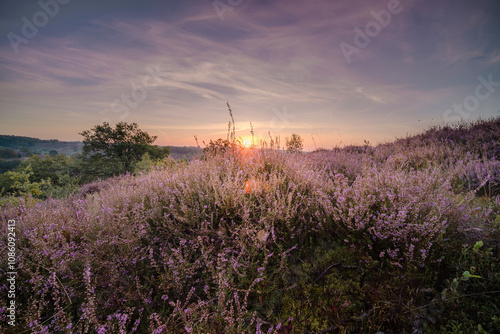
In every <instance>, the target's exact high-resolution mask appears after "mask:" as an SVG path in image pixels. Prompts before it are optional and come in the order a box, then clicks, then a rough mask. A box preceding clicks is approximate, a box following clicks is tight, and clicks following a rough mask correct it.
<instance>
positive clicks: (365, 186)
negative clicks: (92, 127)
mask: <svg viewBox="0 0 500 334" xmlns="http://www.w3.org/2000/svg"><path fill="white" fill-rule="evenodd" d="M498 121H499V120H498V119H496V120H492V121H482V122H478V123H476V124H470V125H468V126H467V127H463V128H453V129H447V128H442V129H431V130H429V131H427V132H425V133H423V134H420V135H417V136H413V137H409V138H406V139H401V140H396V141H395V142H393V143H388V144H384V145H379V146H377V147H370V146H363V147H357V148H354V147H350V148H346V149H336V150H331V151H327V150H322V151H318V152H313V153H308V154H302V153H293V154H290V153H286V152H283V151H280V150H274V149H252V148H242V147H240V148H238V149H236V150H234V151H233V150H227V151H226V152H224V151H215V152H214V153H213V154H210V155H208V156H207V157H206V158H204V159H196V160H193V161H191V162H190V163H188V164H186V163H182V162H179V163H173V164H171V165H169V166H167V167H165V168H163V169H156V170H153V171H150V172H149V173H147V174H141V175H138V176H131V175H128V176H122V177H117V178H113V179H108V180H106V181H102V182H94V183H92V184H88V185H85V186H83V187H82V188H81V189H80V191H79V192H78V193H77V194H74V195H72V196H71V197H70V198H67V199H64V200H55V199H49V200H47V201H36V200H33V199H31V198H24V199H19V200H18V201H17V203H16V202H15V201H13V202H12V203H11V204H8V205H6V206H4V207H2V209H1V212H0V217H1V219H2V221H5V222H7V221H9V220H10V221H15V232H16V236H17V238H16V239H15V243H16V249H15V252H16V256H17V257H16V262H15V268H14V269H11V270H14V271H15V272H16V273H17V274H16V280H15V287H14V288H10V287H8V286H7V285H3V286H2V287H0V290H2V293H4V292H5V294H7V292H8V291H7V289H14V291H15V298H16V307H17V311H18V312H19V313H17V321H18V325H17V326H18V327H17V328H16V330H15V331H13V328H11V327H9V326H8V325H7V321H3V322H2V323H0V326H1V327H0V330H1V331H2V332H5V333H18V332H19V330H21V331H29V332H37V333H42V332H61V331H63V332H64V331H65V330H66V331H69V330H70V331H73V332H78V333H95V332H103V333H115V332H127V333H128V332H137V333H152V332H155V333H181V332H192V333H202V332H203V333H206V332H210V333H250V332H255V333H262V332H267V333H366V334H368V333H370V334H372V333H376V332H379V333H403V334H404V333H412V334H419V333H420V334H422V333H442V334H445V333H446V334H448V333H452V334H453V333H455V334H458V333H498V332H500V320H499V319H500V314H499V313H498V305H500V293H499V290H500V288H499V287H500V255H499V253H500V193H499V183H500V164H499V161H498V160H496V159H495V158H496V153H495V152H496V150H497V147H498V146H497V143H498V132H497V129H498V128H497V127H498ZM462 134H463V136H466V138H467V140H463V136H462ZM495 140H496V141H495ZM4 226H7V224H4ZM8 242H14V241H12V240H9V239H7V233H4V234H3V236H2V237H1V238H0V248H4V247H5V248H7V246H8ZM7 261H8V258H7V257H4V258H3V259H2V260H1V261H0V262H1V263H0V265H1V266H2V268H6V267H7V266H8V263H7ZM9 261H10V260H9ZM7 306H8V305H7V301H6V300H1V301H0V318H2V319H4V320H7V316H8V314H9V313H8V310H7Z"/></svg>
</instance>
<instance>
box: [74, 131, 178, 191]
mask: <svg viewBox="0 0 500 334" xmlns="http://www.w3.org/2000/svg"><path fill="white" fill-rule="evenodd" d="M80 134H81V135H82V136H83V137H84V140H83V143H84V146H83V152H82V156H81V163H82V166H83V167H84V175H85V179H86V182H88V181H90V180H92V179H95V178H96V177H97V178H106V177H110V176H114V175H119V174H125V173H126V172H131V171H133V169H134V165H135V164H136V163H137V162H139V161H140V160H141V158H142V156H143V155H144V154H145V153H149V155H150V157H151V158H153V159H163V158H165V157H166V156H168V154H170V150H169V148H159V147H157V146H153V145H152V143H153V142H154V141H155V140H156V136H150V135H149V134H148V133H147V132H144V131H142V130H140V129H139V126H138V125H137V124H136V123H131V124H127V123H125V122H120V123H118V124H116V126H115V128H112V127H111V126H110V125H109V123H107V122H104V123H103V124H102V125H96V126H95V127H94V128H93V129H91V130H86V131H83V132H82V133H80Z"/></svg>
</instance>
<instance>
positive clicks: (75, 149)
mask: <svg viewBox="0 0 500 334" xmlns="http://www.w3.org/2000/svg"><path fill="white" fill-rule="evenodd" d="M169 147H170V152H171V154H170V156H171V157H172V158H173V159H187V160H192V159H193V158H195V157H197V156H198V155H199V152H200V149H198V148H197V147H194V146H169ZM1 148H10V149H12V150H14V152H15V154H16V156H12V158H17V155H20V157H26V156H28V154H30V153H34V154H37V155H49V154H50V152H51V151H56V152H57V153H55V154H60V153H62V154H65V155H74V154H79V153H81V151H82V148H83V143H82V142H79V141H59V140H57V139H49V140H44V139H39V138H33V137H24V136H12V135H0V149H1Z"/></svg>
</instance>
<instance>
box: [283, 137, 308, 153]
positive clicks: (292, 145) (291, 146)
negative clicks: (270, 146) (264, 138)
mask: <svg viewBox="0 0 500 334" xmlns="http://www.w3.org/2000/svg"><path fill="white" fill-rule="evenodd" d="M285 140H286V149H287V151H288V152H291V153H298V152H301V151H302V149H303V148H304V144H303V142H304V140H303V139H302V138H301V137H300V136H299V135H298V134H296V133H293V134H292V136H291V137H290V138H285Z"/></svg>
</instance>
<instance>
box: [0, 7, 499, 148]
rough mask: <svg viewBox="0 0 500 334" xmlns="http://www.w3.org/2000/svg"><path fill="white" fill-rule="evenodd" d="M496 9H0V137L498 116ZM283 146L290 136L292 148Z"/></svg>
mask: <svg viewBox="0 0 500 334" xmlns="http://www.w3.org/2000/svg"><path fill="white" fill-rule="evenodd" d="M498 17H500V3H499V2H498V1H493V0H491V1H474V2H472V1H440V2H433V1H416V0H413V1H410V0H402V1H394V0H390V1H389V0H381V1H326V0H317V1H314V2H305V1H298V0H294V1H274V2H266V1H252V0H218V1H212V0H210V1H194V0H187V1H155V0H151V1H147V2H140V1H132V0H128V1H117V0H111V1H106V2H104V3H103V2H100V1H85V2H78V1H69V0H64V1H63V0H57V1H56V0H41V1H40V2H37V1H19V0H8V1H3V2H2V9H1V11H0V23H1V24H0V26H1V27H2V30H1V34H2V36H3V37H2V38H1V39H0V62H1V64H2V65H1V67H0V119H1V122H0V134H15V135H22V136H31V137H39V138H44V139H49V138H57V139H59V140H67V141H75V140H81V139H82V137H81V136H80V135H78V133H80V132H82V131H83V130H86V129H90V128H92V127H93V126H95V125H96V124H100V123H102V122H103V121H109V122H110V123H112V124H114V123H117V122H120V121H125V122H129V123H130V122H136V123H138V124H139V125H140V126H141V128H142V129H143V130H145V131H147V132H149V133H151V134H152V135H157V136H158V140H157V141H156V142H155V144H158V145H174V146H183V145H188V146H190V145H194V144H195V143H194V138H193V135H197V136H198V138H199V140H200V141H202V140H203V141H206V142H208V140H209V139H216V138H219V137H222V138H225V136H226V130H227V121H228V120H229V117H228V113H227V109H226V106H225V103H226V101H229V102H230V104H231V106H232V108H233V112H234V116H235V120H236V125H237V136H241V137H248V136H249V135H250V128H249V124H250V122H252V123H253V126H254V128H255V133H256V135H257V137H258V138H267V132H268V131H271V133H272V134H273V135H280V136H281V137H282V138H283V137H285V136H289V135H290V134H291V133H292V132H296V133H299V134H300V135H301V136H302V137H303V138H304V140H305V142H304V144H305V149H306V150H311V149H314V148H315V146H316V147H326V148H330V147H332V146H334V145H338V144H341V145H344V144H360V143H362V142H363V140H369V141H370V142H371V143H373V144H375V143H378V142H382V141H388V140H392V139H394V137H403V136H405V135H406V134H407V133H417V132H419V131H420V130H422V129H425V128H427V127H428V126H429V125H434V124H443V123H444V122H449V121H457V120H460V119H468V120H473V119H476V118H478V117H483V118H487V117H490V116H494V115H497V114H498V111H499V109H500V107H499V102H500V39H499V38H498V35H499V33H500V21H499V20H498ZM283 141H284V140H283Z"/></svg>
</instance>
